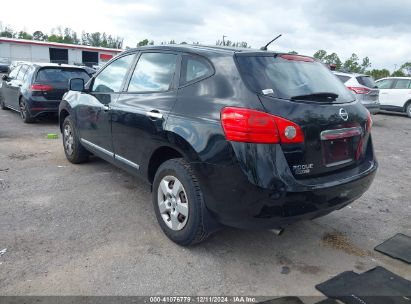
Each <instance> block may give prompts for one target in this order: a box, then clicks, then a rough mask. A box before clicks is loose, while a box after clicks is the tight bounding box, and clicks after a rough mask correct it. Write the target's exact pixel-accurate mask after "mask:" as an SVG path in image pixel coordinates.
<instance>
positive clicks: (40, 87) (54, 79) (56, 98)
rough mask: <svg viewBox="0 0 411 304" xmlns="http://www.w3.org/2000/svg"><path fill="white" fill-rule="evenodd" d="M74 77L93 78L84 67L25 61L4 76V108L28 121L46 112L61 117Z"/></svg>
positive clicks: (0, 103)
mask: <svg viewBox="0 0 411 304" xmlns="http://www.w3.org/2000/svg"><path fill="white" fill-rule="evenodd" d="M70 78H82V79H84V80H85V81H88V80H89V79H90V74H88V73H87V71H86V70H85V69H83V68H79V67H76V66H72V65H66V64H64V65H59V64H54V63H31V62H22V63H19V64H18V65H17V66H16V67H14V68H13V69H12V70H11V72H10V74H9V75H3V76H2V85H1V87H0V95H1V96H0V107H1V108H2V109H3V110H5V109H7V108H9V109H12V110H15V111H18V112H20V114H21V118H22V119H23V121H24V122H26V123H29V122H33V121H34V119H35V118H36V117H37V116H39V115H41V114H45V113H55V114H57V112H58V108H59V104H60V101H61V98H62V97H63V95H64V93H66V92H67V90H68V84H69V79H70Z"/></svg>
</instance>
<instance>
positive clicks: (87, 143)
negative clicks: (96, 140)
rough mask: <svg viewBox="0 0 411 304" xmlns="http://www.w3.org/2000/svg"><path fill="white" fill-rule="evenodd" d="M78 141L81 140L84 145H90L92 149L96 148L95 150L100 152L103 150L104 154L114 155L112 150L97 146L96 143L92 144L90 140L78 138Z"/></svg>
mask: <svg viewBox="0 0 411 304" xmlns="http://www.w3.org/2000/svg"><path fill="white" fill-rule="evenodd" d="M80 141H81V142H82V143H83V144H86V145H88V146H89V147H91V148H93V149H96V150H98V151H100V152H103V153H104V154H106V155H108V156H111V157H114V153H113V152H110V151H109V150H106V149H104V148H102V147H100V146H97V145H96V144H93V143H92V142H89V141H88V140H85V139H84V138H80Z"/></svg>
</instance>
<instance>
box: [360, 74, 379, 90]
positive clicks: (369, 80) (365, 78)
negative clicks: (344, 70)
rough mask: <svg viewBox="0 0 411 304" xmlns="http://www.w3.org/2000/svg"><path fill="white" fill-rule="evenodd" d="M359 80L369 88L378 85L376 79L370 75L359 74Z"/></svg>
mask: <svg viewBox="0 0 411 304" xmlns="http://www.w3.org/2000/svg"><path fill="white" fill-rule="evenodd" d="M357 81H358V83H360V84H362V85H363V86H366V87H369V88H375V87H376V86H377V85H376V84H375V82H374V79H373V78H372V77H370V76H358V77H357Z"/></svg>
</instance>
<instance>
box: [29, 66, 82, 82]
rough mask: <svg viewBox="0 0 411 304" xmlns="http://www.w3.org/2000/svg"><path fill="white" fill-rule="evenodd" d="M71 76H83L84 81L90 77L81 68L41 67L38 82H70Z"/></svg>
mask: <svg viewBox="0 0 411 304" xmlns="http://www.w3.org/2000/svg"><path fill="white" fill-rule="evenodd" d="M71 78H83V79H84V82H86V81H88V80H89V79H90V76H89V75H88V74H87V73H86V72H85V71H84V70H81V69H70V68H41V69H40V70H39V71H38V72H37V77H36V81H37V82H68V81H69V79H71Z"/></svg>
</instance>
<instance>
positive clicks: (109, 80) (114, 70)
mask: <svg viewBox="0 0 411 304" xmlns="http://www.w3.org/2000/svg"><path fill="white" fill-rule="evenodd" d="M134 56H135V54H130V55H126V56H123V57H120V58H118V59H117V60H115V61H113V62H112V63H110V64H109V65H108V66H106V67H105V69H104V70H103V71H101V73H99V74H98V75H97V76H96V78H95V79H94V83H93V88H92V90H91V91H92V92H101V93H114V92H119V91H120V90H121V84H122V83H123V80H124V77H125V76H126V74H127V71H128V68H129V67H130V65H131V63H132V62H133V59H134Z"/></svg>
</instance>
